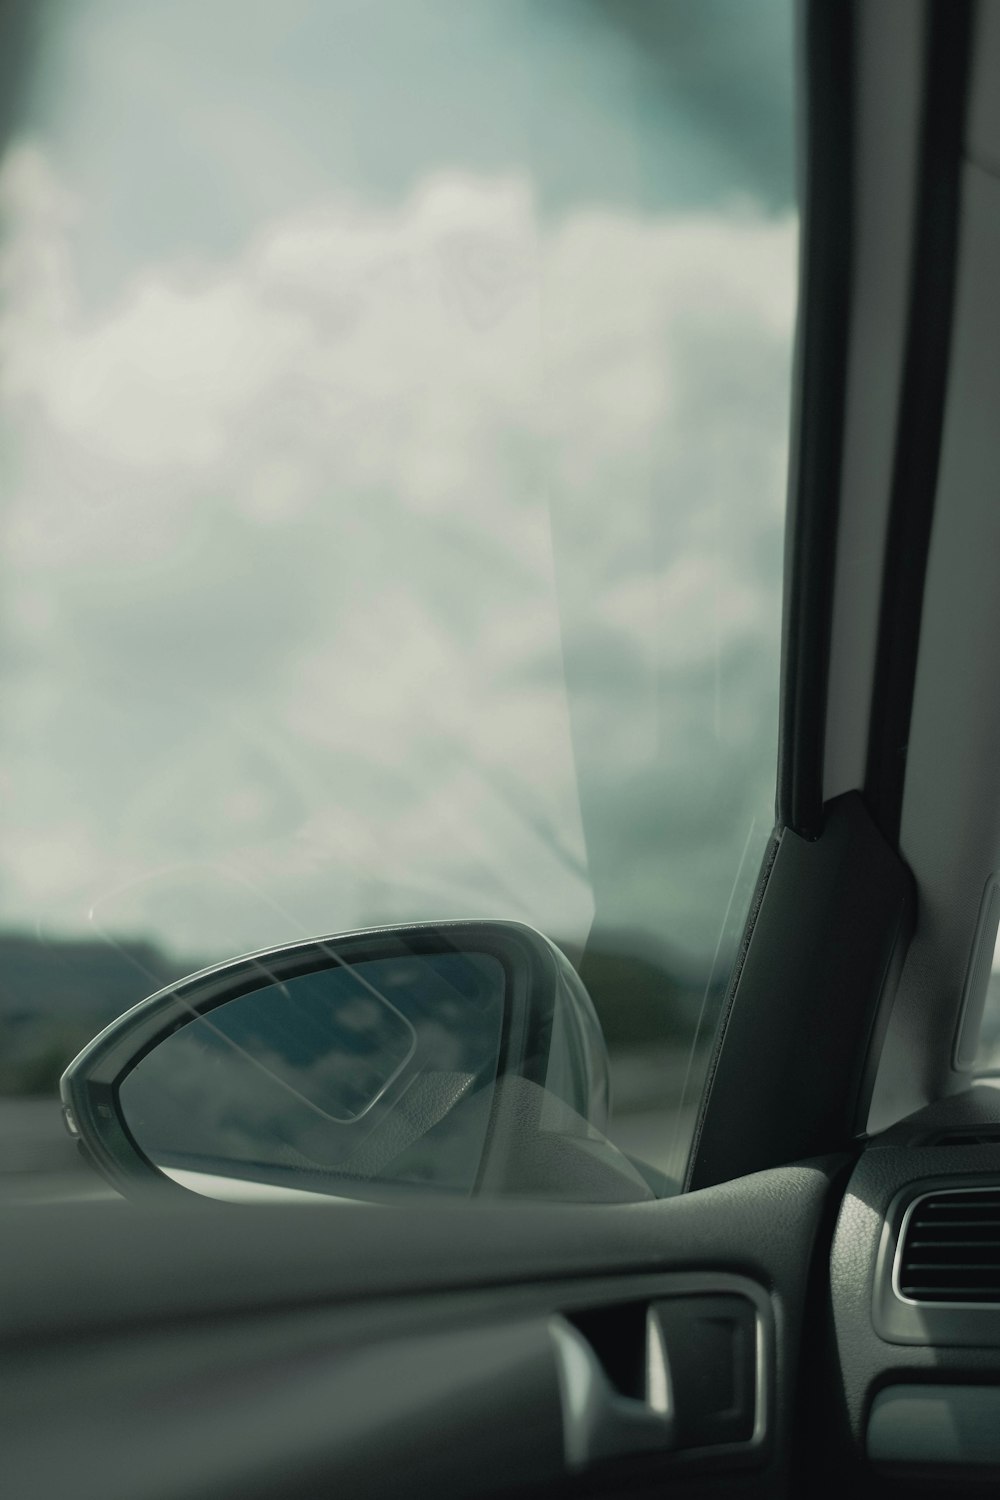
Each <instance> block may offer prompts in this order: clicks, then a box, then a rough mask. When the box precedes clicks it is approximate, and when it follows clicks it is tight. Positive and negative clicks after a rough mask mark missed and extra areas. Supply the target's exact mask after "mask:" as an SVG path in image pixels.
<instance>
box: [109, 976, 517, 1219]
mask: <svg viewBox="0 0 1000 1500" xmlns="http://www.w3.org/2000/svg"><path fill="white" fill-rule="evenodd" d="M504 1000H505V977H504V970H503V966H502V964H501V963H500V962H499V960H498V959H496V958H494V957H492V956H489V955H486V954H478V953H457V952H448V953H434V954H417V955H415V954H408V955H406V956H401V957H398V958H379V959H373V960H371V961H368V962H361V963H354V964H351V965H348V964H344V963H341V964H339V965H334V966H333V967H328V968H325V969H323V970H321V971H319V972H315V973H310V974H304V975H301V976H299V977H297V978H294V979H289V980H285V981H282V982H280V983H271V984H266V983H265V984H263V985H261V986H259V987H258V988H256V989H254V990H252V991H251V992H249V993H247V994H244V995H241V996H239V997H237V998H236V999H233V1000H230V1001H228V1002H226V1003H225V1004H223V1005H219V1006H217V1007H215V1008H214V1009H213V1010H210V1011H208V1012H207V1013H205V1014H203V1015H199V1016H195V1017H193V1018H192V1019H191V1021H190V1022H189V1023H187V1024H186V1025H184V1026H182V1027H181V1028H180V1029H179V1030H178V1031H176V1032H174V1033H173V1035H172V1036H169V1037H167V1038H165V1039H164V1040H162V1041H161V1042H160V1043H159V1044H158V1045H157V1046H156V1047H154V1048H153V1049H152V1050H151V1051H150V1052H148V1053H147V1054H146V1056H145V1057H144V1058H143V1059H142V1060H141V1061H140V1062H139V1063H138V1064H137V1066H136V1067H135V1068H134V1069H133V1070H132V1071H131V1072H130V1073H129V1074H128V1075H127V1076H126V1077H125V1078H124V1079H123V1081H122V1083H121V1086H120V1089H119V1104H120V1107H121V1111H122V1116H123V1119H124V1121H125V1124H126V1126H127V1128H128V1130H129V1131H130V1132H131V1134H132V1137H133V1139H134V1140H135V1142H136V1144H137V1145H138V1147H139V1148H140V1150H141V1151H142V1152H143V1154H144V1155H145V1156H146V1157H147V1158H148V1159H149V1160H150V1161H151V1162H152V1163H153V1164H154V1165H155V1166H157V1167H158V1168H159V1169H160V1170H161V1171H163V1172H164V1173H166V1174H167V1175H168V1176H170V1177H172V1178H173V1179H174V1180H175V1181H177V1182H179V1183H180V1184H181V1185H183V1186H185V1187H188V1188H192V1189H194V1190H195V1191H198V1192H202V1193H206V1194H208V1196H212V1197H229V1196H239V1197H246V1196H250V1195H252V1190H253V1188H254V1187H255V1186H256V1187H259V1188H260V1189H262V1190H264V1189H267V1190H269V1191H268V1193H267V1195H268V1196H284V1194H285V1192H286V1191H305V1192H322V1193H326V1194H330V1193H334V1194H337V1195H340V1194H343V1195H344V1196H348V1197H350V1196H354V1195H357V1196H364V1195H366V1194H367V1193H368V1192H369V1191H370V1187H371V1184H372V1183H373V1182H380V1183H385V1184H393V1185H397V1186H406V1185H413V1186H420V1187H428V1186H433V1187H434V1188H435V1189H441V1190H445V1191H449V1190H450V1191H453V1192H457V1193H467V1192H470V1191H471V1190H472V1188H473V1187H474V1184H475V1179H476V1175H477V1172H478V1170H479V1165H480V1161H481V1158H482V1150H483V1142H484V1138H485V1133H486V1128H487V1124H488V1121H489V1108H490V1100H491V1097H492V1089H493V1084H494V1082H495V1080H496V1076H497V1067H498V1062H499V1057H500V1049H501V1039H502V1032H503V1019H504ZM276 1190H280V1191H276Z"/></svg>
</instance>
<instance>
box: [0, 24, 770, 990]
mask: <svg viewBox="0 0 1000 1500" xmlns="http://www.w3.org/2000/svg"><path fill="white" fill-rule="evenodd" d="M788 11H789V6H788V5H787V4H786V3H784V0H753V3H751V4H748V3H746V0H662V3H660V4H656V5H654V4H651V3H649V0H533V3H531V0H492V3H485V0H428V3H420V0H383V3H378V4H374V3H372V0H337V3H331V0H316V3H309V0H282V3H281V4H277V3H271V4H264V3H251V0H211V3H209V4H205V3H203V0H202V3H198V4H194V3H190V4H189V3H185V0H172V3H170V4H166V3H162V0H161V3H152V0H78V3H76V4H75V5H73V6H72V7H70V6H59V7H55V8H53V9H52V10H51V12H50V16H51V20H50V24H49V25H48V27H47V28H46V31H45V35H44V39H43V43H42V45H41V48H40V52H39V61H38V71H37V74H36V83H35V87H34V91H33V94H32V96H31V98H30V100H29V104H28V108H27V109H26V111H25V113H24V116H23V118H22V121H21V124H20V127H19V130H18V132H17V136H16V138H15V139H14V141H13V142H12V143H11V145H10V147H9V149H8V150H7V153H6V156H5V159H4V161H3V163H2V165H0V212H2V223H3V238H2V241H0V283H2V287H0V289H2V293H3V303H2V312H0V346H2V350H3V362H2V365H0V424H2V436H3V443H2V453H3V456H2V460H0V462H2V469H0V485H2V489H0V525H2V529H3V538H2V547H0V555H2V559H3V561H2V568H3V578H2V579H0V583H2V585H3V588H2V597H3V614H2V630H0V672H2V677H3V681H2V689H0V702H2V716H0V775H2V788H0V789H2V795H3V805H2V812H0V819H2V829H0V833H2V836H0V924H3V925H5V926H8V927H10V926H22V927H28V928H31V929H36V930H39V931H42V932H45V933H50V934H56V933H78V932H82V931H85V930H87V929H90V930H95V931H98V932H102V933H109V934H113V933H119V932H120V933H130V934H138V933H143V934H146V935H150V936H155V937H157V938H159V939H160V940H161V941H162V942H164V943H165V944H167V945H168V946H170V947H172V948H174V949H175V950H177V951H179V952H183V953H189V954H197V955H198V956H206V957H210V956H219V957H222V956H227V955H230V954H233V953H236V952H239V951H243V950H246V949H247V948H252V947H258V946H262V945H264V944H268V943H278V942H282V941H285V940H289V939H293V938H295V937H299V936H304V935H308V934H313V933H319V932H336V931H343V930H346V929H349V928H351V927H353V926H357V925H361V924H364V923H368V922H380V921H394V920H401V919H402V920H411V919H422V918H433V917H436V916H462V915H468V916H508V917H516V918H519V919H522V920H526V921H529V922H532V923H533V924H534V925H536V926H538V927H540V928H542V929H543V930H545V931H547V932H549V933H550V934H551V935H553V936H555V937H559V938H563V939H571V940H575V941H578V942H579V941H582V940H583V938H584V937H585V936H586V934H587V932H588V930H589V929H590V927H591V924H592V923H594V922H596V923H597V924H599V925H600V926H601V927H603V928H606V929H628V930H631V931H636V932H640V933H644V934H647V935H648V936H649V937H650V938H651V939H653V940H656V941H659V942H662V943H663V944H665V945H667V946H669V947H670V948H671V949H672V950H674V951H675V952H677V953H678V954H680V955H683V956H684V957H685V958H686V959H688V960H689V961H690V962H691V963H692V964H696V965H699V966H702V967H704V966H705V965H706V964H707V963H708V962H709V961H710V960H711V958H712V954H713V952H714V950H715V948H716V945H717V943H718V941H719V935H720V931H721V930H722V925H723V922H724V919H725V916H726V912H727V909H729V911H730V919H729V928H728V929H727V937H726V941H728V940H729V937H730V936H731V931H732V927H733V925H734V923H736V922H737V921H738V919H739V917H741V915H742V910H741V903H742V902H743V901H744V900H745V893H746V889H747V886H748V884H749V883H752V877H753V875H754V874H755V870H756V865H757V862H758V861H759V858H760V855H761V852H762V850H763V845H764V841H765V839H766V836H767V833H768V830H769V825H770V818H771V813H772V803H773V786H774V758H775V739H776V733H775V730H776V725H775V720H776V702H777V652H778V625H779V612H780V576H781V528H782V517H783V508H784V485H785V459H786V425H787V411H788V383H789V366H790V353H791V337H792V327H793V318H794V302H795V254H796V222H795V216H794V203H793V201H792V166H791V162H792V149H791V141H792V123H791V88H790V82H791V61H790V24H789V15H788ZM734 883H735V885H736V896H735V897H733V890H734ZM731 898H732V899H733V902H734V905H733V906H730V902H731Z"/></svg>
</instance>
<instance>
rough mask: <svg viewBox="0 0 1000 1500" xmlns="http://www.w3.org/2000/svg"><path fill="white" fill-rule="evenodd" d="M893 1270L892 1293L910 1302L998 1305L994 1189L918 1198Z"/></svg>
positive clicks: (998, 1222)
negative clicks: (988, 1303) (893, 1288)
mask: <svg viewBox="0 0 1000 1500" xmlns="http://www.w3.org/2000/svg"><path fill="white" fill-rule="evenodd" d="M896 1264H897V1271H896V1288H897V1291H898V1292H899V1295H900V1296H901V1297H908V1298H909V1299H910V1300H911V1301H913V1302H952V1303H954V1302H965V1303H970V1302H979V1303H983V1302H995V1303H1000V1187H989V1188H959V1189H956V1190H955V1191H952V1192H939V1193H928V1194H927V1196H926V1197H924V1198H918V1199H917V1200H916V1202H915V1203H914V1205H913V1207H912V1208H911V1210H910V1212H909V1214H908V1215H907V1218H906V1220H905V1221H904V1227H903V1235H902V1239H901V1243H900V1248H899V1258H898V1260H897V1263H896Z"/></svg>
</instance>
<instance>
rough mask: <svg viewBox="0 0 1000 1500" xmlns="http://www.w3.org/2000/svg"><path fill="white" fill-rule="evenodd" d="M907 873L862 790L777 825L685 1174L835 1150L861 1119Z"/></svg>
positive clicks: (692, 1176)
mask: <svg viewBox="0 0 1000 1500" xmlns="http://www.w3.org/2000/svg"><path fill="white" fill-rule="evenodd" d="M912 912H913V882H912V877H911V875H910V873H909V871H908V869H907V867H906V865H905V864H904V863H903V861H902V860H901V859H900V857H899V855H898V854H896V853H895V851H894V850H893V849H892V848H890V846H889V844H888V843H887V842H886V840H885V839H884V838H883V836H882V834H881V833H880V832H879V830H878V829H877V828H876V826H875V824H874V822H873V821H872V819H871V817H870V815H869V813H868V811H867V809H866V807H865V804H864V802H863V800H862V798H861V796H860V794H859V793H857V792H848V793H846V794H845V795H844V796H843V797H838V798H836V799H835V800H834V801H832V802H831V803H829V804H828V805H827V808H826V812H825V817H824V824H823V831H822V834H821V836H820V837H819V838H818V839H816V840H813V841H809V840H806V839H803V838H800V837H799V835H798V834H796V833H793V832H792V831H791V830H790V829H787V828H786V829H785V830H784V831H783V832H782V834H781V835H780V839H779V841H778V845H777V850H776V853H775V856H774V860H773V863H772V865H771V867H770V873H769V874H768V876H767V881H766V885H765V887H764V890H763V894H762V896H761V899H760V903H759V908H758V911H757V917H756V921H755V922H754V924H753V928H752V933H751V937H750V941H749V945H748V947H747V949H746V953H745V957H744V959H743V962H742V966H741V967H739V968H738V971H737V976H736V980H735V983H734V987H733V990H732V992H731V998H730V1003H729V1009H728V1012H727V1013H726V1014H725V1015H724V1017H723V1022H722V1026H721V1027H720V1032H719V1037H718V1039H717V1042H716V1054H715V1058H714V1060H713V1068H712V1071H711V1073H710V1084H709V1087H708V1089H707V1090H706V1097H705V1100H704V1101H703V1104H702V1114H701V1119H700V1121H699V1128H698V1132H697V1134H696V1138H695V1144H694V1149H693V1151H692V1155H691V1164H690V1167H689V1172H688V1186H689V1187H691V1188H699V1187H708V1186H710V1185H711V1184H713V1183H717V1182H725V1181H729V1180H730V1179H732V1178H734V1177H738V1176H741V1175H744V1174H746V1173H749V1172H756V1171H760V1170H762V1169H764V1168H767V1167H772V1166H776V1165H778V1164H779V1163H783V1162H789V1161H795V1160H801V1159H802V1158H804V1157H809V1156H816V1155H821V1154H823V1153H825V1152H829V1151H837V1150H843V1149H844V1148H845V1147H847V1146H848V1145H849V1144H850V1142H851V1140H852V1139H853V1138H854V1137H856V1136H857V1135H858V1134H859V1133H860V1132H861V1131H862V1130H863V1128H864V1122H865V1118H866V1114H867V1107H868V1103H869V1101H870V1097H871V1088H872V1084H873V1082H874V1071H875V1067H876V1065H877V1062H878V1054H879V1051H880V1049H881V1044H882V1039H883V1036H884V1030H885V1025H886V1022H887V1020H888V1009H889V1006H890V1004H891V999H892V994H893V993H894V990H895V984H896V981H897V979H898V972H899V967H900V964H901V961H902V956H903V953H904V951H905V945H906V942H907V941H908V936H909V932H910V928H911V926H912Z"/></svg>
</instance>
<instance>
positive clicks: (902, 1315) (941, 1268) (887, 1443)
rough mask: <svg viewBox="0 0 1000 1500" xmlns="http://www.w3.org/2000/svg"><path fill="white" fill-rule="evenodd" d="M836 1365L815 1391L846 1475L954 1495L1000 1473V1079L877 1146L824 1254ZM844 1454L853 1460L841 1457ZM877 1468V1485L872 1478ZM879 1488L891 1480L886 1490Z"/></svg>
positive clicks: (863, 1162) (860, 1164)
mask: <svg viewBox="0 0 1000 1500" xmlns="http://www.w3.org/2000/svg"><path fill="white" fill-rule="evenodd" d="M819 1318H820V1319H821V1320H824V1319H825V1325H826V1326H825V1328H823V1327H818V1328H817V1329H816V1330H815V1337H816V1338H817V1340H818V1342H819V1343H820V1344H821V1345H825V1347H826V1348H827V1349H828V1350H830V1351H831V1352H832V1354H833V1359H832V1360H831V1361H829V1362H825V1361H817V1362H816V1368H817V1369H818V1368H819V1366H820V1365H821V1364H822V1365H823V1367H824V1368H823V1372H822V1375H821V1376H820V1377H819V1380H818V1383H817V1388H816V1390H815V1392H814V1400H813V1402H812V1407H813V1410H814V1418H813V1421H814V1424H822V1426H823V1428H824V1429H825V1433H826V1438H827V1442H828V1443H830V1444H831V1446H832V1449H833V1452H834V1454H835V1455H837V1457H838V1458H839V1464H838V1465H837V1472H838V1474H839V1476H840V1478H841V1479H842V1480H844V1481H846V1480H847V1478H848V1477H849V1476H852V1477H853V1480H854V1482H858V1481H860V1480H863V1479H867V1482H868V1484H870V1485H871V1486H872V1487H873V1489H874V1486H875V1484H876V1482H878V1481H881V1482H882V1487H881V1488H879V1489H877V1490H876V1491H875V1492H877V1493H891V1492H892V1489H893V1488H895V1487H898V1489H899V1492H900V1493H914V1492H915V1487H917V1488H919V1489H920V1492H921V1493H923V1492H925V1490H926V1487H927V1486H928V1485H931V1486H936V1487H937V1488H939V1489H941V1491H942V1493H948V1494H960V1493H963V1492H964V1490H965V1489H966V1488H968V1487H974V1489H975V1490H976V1491H978V1490H979V1488H980V1485H981V1483H982V1482H987V1483H991V1484H992V1485H994V1486H995V1485H996V1484H997V1482H998V1480H1000V1089H998V1088H997V1087H996V1084H995V1083H994V1082H993V1081H990V1080H984V1081H982V1082H980V1083H979V1084H977V1085H975V1086H974V1087H973V1088H972V1089H970V1090H968V1091H967V1092H966V1093H964V1094H961V1095H958V1096H955V1097H953V1098H951V1099H947V1100H944V1101H941V1102H939V1103H938V1104H936V1105H933V1106H931V1107H930V1108H928V1109H926V1110H923V1111H921V1112H920V1113H919V1114H916V1115H914V1116H912V1117H911V1118H910V1119H908V1120H906V1121H903V1122H901V1123H900V1124H899V1125H897V1126H894V1127H893V1128H892V1129H890V1130H888V1131H886V1132H885V1133H884V1134H882V1135H881V1136H879V1137H877V1138H875V1139H873V1140H871V1141H870V1142H869V1143H868V1144H867V1146H866V1149H865V1150H864V1151H863V1152H862V1154H861V1156H860V1157H859V1159H858V1161H857V1162H856V1164H855V1166H854V1168H853V1170H852V1172H851V1173H850V1176H849V1178H848V1181H847V1184H846V1188H845V1191H844V1193H843V1197H842V1199H841V1202H840V1206H839V1210H838V1212H837V1216H836V1223H835V1227H834V1231H833V1236H832V1244H831V1250H830V1274H829V1293H828V1302H827V1306H826V1308H825V1309H821V1310H820V1311H819ZM848 1455H850V1456H848ZM873 1474H874V1476H877V1480H876V1479H875V1478H873ZM886 1485H889V1486H890V1488H889V1489H886V1487H885V1486H886Z"/></svg>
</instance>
